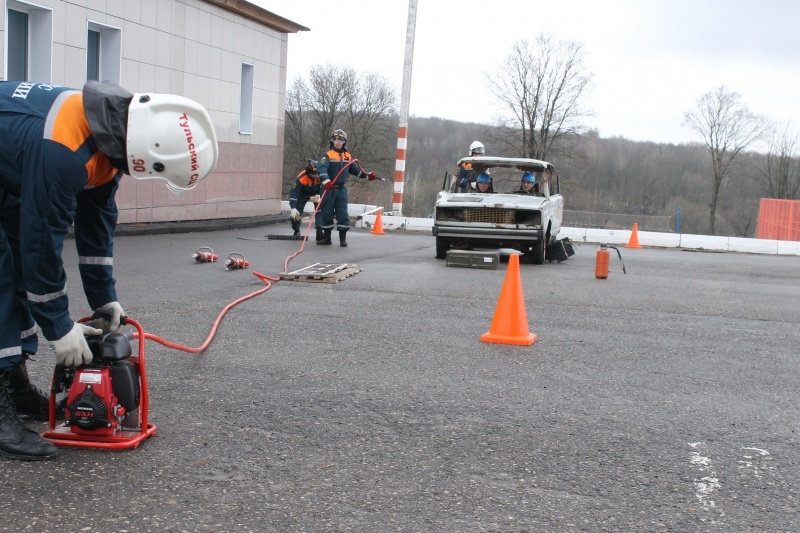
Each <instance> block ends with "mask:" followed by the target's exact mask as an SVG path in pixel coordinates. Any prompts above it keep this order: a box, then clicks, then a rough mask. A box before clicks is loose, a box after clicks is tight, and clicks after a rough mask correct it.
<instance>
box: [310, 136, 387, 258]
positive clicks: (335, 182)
mask: <svg viewBox="0 0 800 533" xmlns="http://www.w3.org/2000/svg"><path fill="white" fill-rule="evenodd" d="M346 145H347V134H346V133H345V132H344V131H342V130H336V131H334V132H333V134H331V138H330V150H328V151H327V152H325V153H324V154H323V155H322V157H320V159H319V163H318V164H317V171H318V172H319V178H320V179H321V180H322V185H323V187H325V190H326V191H327V193H326V194H325V195H324V196H323V198H322V204H321V205H320V207H319V210H318V211H317V224H316V228H317V244H331V231H333V218H334V215H335V216H336V229H338V230H339V244H340V245H341V246H347V230H349V229H350V215H349V214H348V213H347V189H346V188H345V183H346V182H347V178H348V175H350V174H352V175H353V176H357V177H359V178H367V179H368V180H369V181H373V180H376V179H378V175H377V174H375V173H374V172H367V171H366V170H364V169H363V168H361V166H360V165H359V164H358V161H356V160H355V159H353V156H352V155H350V152H348V151H347V149H346V148H345V146H346Z"/></svg>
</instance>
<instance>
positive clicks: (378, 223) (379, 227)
mask: <svg viewBox="0 0 800 533" xmlns="http://www.w3.org/2000/svg"><path fill="white" fill-rule="evenodd" d="M381 211H383V209H378V215H377V216H376V217H375V225H374V226H373V227H372V231H370V233H372V234H373V235H386V234H385V233H384V232H383V220H381Z"/></svg>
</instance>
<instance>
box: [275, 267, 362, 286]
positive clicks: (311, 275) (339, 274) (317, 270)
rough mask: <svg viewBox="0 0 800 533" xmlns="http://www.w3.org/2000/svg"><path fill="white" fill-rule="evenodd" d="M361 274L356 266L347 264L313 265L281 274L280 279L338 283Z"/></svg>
mask: <svg viewBox="0 0 800 533" xmlns="http://www.w3.org/2000/svg"><path fill="white" fill-rule="evenodd" d="M359 272H361V269H360V268H359V267H358V265H354V264H349V263H339V264H332V263H314V264H313V265H310V266H307V267H304V268H301V269H300V270H295V271H294V272H281V274H280V277H281V279H285V280H289V281H307V282H309V283H339V282H340V281H342V280H343V279H346V278H349V277H350V276H354V275H356V274H358V273H359Z"/></svg>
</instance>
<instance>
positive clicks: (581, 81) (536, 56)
mask: <svg viewBox="0 0 800 533" xmlns="http://www.w3.org/2000/svg"><path fill="white" fill-rule="evenodd" d="M485 77H486V84H487V86H488V88H489V90H490V91H491V93H492V94H493V95H494V96H495V97H496V98H497V100H499V102H500V104H501V105H502V107H503V109H504V112H505V115H504V116H501V117H500V118H498V123H499V125H500V126H501V128H500V132H501V137H500V138H498V139H497V140H500V141H501V142H503V143H504V144H505V145H506V146H507V148H508V149H509V150H510V151H511V152H512V153H511V154H510V155H516V156H519V157H531V158H535V159H546V158H547V157H548V156H549V155H551V154H555V153H560V154H562V155H566V154H567V153H568V152H569V142H568V141H570V140H571V139H572V138H573V137H574V136H576V135H577V134H579V133H581V132H582V131H583V130H584V126H583V124H581V120H582V119H583V118H585V117H588V116H590V115H591V112H590V111H589V110H587V109H586V108H584V106H583V101H584V98H585V96H586V95H587V94H588V92H589V90H590V89H591V87H592V77H593V74H592V73H591V72H590V71H589V68H588V66H587V65H586V63H585V53H584V49H583V45H582V44H580V43H578V42H575V41H566V40H564V41H557V40H555V39H554V38H553V37H552V36H551V35H549V34H547V33H542V34H540V35H539V36H538V37H537V38H536V40H534V41H533V42H530V41H527V40H521V41H518V42H517V43H515V44H514V46H513V48H512V50H511V53H509V55H508V56H507V57H506V58H505V60H504V61H503V62H502V63H500V64H499V65H498V66H497V67H496V68H494V69H493V70H492V71H491V72H489V73H487V74H486V76H485Z"/></svg>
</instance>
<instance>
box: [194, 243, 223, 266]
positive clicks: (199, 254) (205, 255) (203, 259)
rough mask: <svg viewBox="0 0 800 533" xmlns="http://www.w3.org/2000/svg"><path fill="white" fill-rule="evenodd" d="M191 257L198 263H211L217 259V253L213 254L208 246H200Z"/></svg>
mask: <svg viewBox="0 0 800 533" xmlns="http://www.w3.org/2000/svg"><path fill="white" fill-rule="evenodd" d="M205 250H208V251H205ZM192 259H194V260H195V261H197V262H198V263H213V262H215V261H216V260H217V254H215V253H214V250H212V249H211V248H209V247H208V246H201V247H200V248H198V249H197V251H196V252H195V253H194V254H193V255H192Z"/></svg>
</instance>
